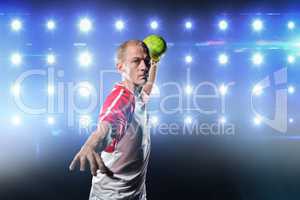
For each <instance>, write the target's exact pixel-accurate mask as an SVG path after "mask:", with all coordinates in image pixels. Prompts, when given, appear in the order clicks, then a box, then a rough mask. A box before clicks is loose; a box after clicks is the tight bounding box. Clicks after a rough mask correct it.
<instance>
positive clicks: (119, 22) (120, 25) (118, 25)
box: [115, 20, 125, 31]
mask: <svg viewBox="0 0 300 200" xmlns="http://www.w3.org/2000/svg"><path fill="white" fill-rule="evenodd" d="M115 27H116V29H117V30H118V31H122V30H123V29H124V27H125V23H124V22H123V21H122V20H117V21H116V23H115Z"/></svg>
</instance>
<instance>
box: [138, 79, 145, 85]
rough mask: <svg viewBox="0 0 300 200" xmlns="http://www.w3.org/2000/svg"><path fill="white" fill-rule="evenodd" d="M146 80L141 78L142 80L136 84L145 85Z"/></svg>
mask: <svg viewBox="0 0 300 200" xmlns="http://www.w3.org/2000/svg"><path fill="white" fill-rule="evenodd" d="M146 82H147V81H146V80H145V79H144V80H140V81H137V83H136V85H138V86H143V85H145V84H146Z"/></svg>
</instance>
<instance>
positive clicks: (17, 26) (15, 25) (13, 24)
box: [10, 19, 22, 32]
mask: <svg viewBox="0 0 300 200" xmlns="http://www.w3.org/2000/svg"><path fill="white" fill-rule="evenodd" d="M10 27H11V29H12V30H13V31H16V32H17V31H20V30H21V29H22V22H21V21H20V20H19V19H14V20H12V21H11V23H10Z"/></svg>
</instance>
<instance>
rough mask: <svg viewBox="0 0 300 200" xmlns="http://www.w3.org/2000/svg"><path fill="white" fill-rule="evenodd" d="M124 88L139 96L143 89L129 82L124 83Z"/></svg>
mask: <svg viewBox="0 0 300 200" xmlns="http://www.w3.org/2000/svg"><path fill="white" fill-rule="evenodd" d="M123 84H124V86H125V87H126V88H127V89H129V90H130V91H131V92H132V93H133V94H139V93H140V92H141V89H142V87H141V86H138V85H135V84H134V83H131V82H129V81H127V80H125V81H123Z"/></svg>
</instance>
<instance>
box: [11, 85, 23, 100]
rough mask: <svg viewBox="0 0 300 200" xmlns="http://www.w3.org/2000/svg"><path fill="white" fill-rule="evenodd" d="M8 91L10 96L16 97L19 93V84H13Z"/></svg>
mask: <svg viewBox="0 0 300 200" xmlns="http://www.w3.org/2000/svg"><path fill="white" fill-rule="evenodd" d="M10 91H11V93H12V95H14V96H16V97H17V96H19V95H20V93H21V87H20V85H19V84H14V85H12V86H11V88H10Z"/></svg>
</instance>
